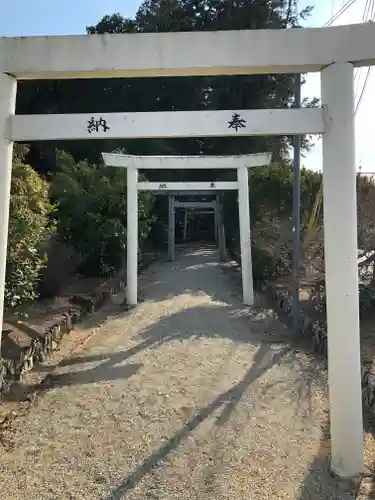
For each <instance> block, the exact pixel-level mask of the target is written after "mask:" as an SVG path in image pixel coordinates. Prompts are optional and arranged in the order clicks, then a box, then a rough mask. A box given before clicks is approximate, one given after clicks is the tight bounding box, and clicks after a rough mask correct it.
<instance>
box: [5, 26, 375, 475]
mask: <svg viewBox="0 0 375 500" xmlns="http://www.w3.org/2000/svg"><path fill="white" fill-rule="evenodd" d="M249 47H255V48H256V50H249ZM374 64H375V24H373V23H366V24H357V25H346V26H335V27H330V28H304V29H298V30H294V29H287V30H245V31H216V32H181V33H147V34H139V33H136V34H118V35H89V36H87V35H79V36H55V37H48V36H46V37H20V38H0V324H2V311H3V303H4V281H5V263H6V242H7V232H8V220H9V198H10V185H11V166H12V145H13V141H32V140H59V139H89V138H91V139H93V138H98V139H99V138H116V137H118V138H124V137H184V136H188V137H192V136H195V137H204V136H206V137H207V136H212V135H217V136H220V135H231V134H232V133H233V135H235V134H238V135H267V134H276V135H285V134H290V135H293V134H323V184H324V236H325V238H324V239H325V272H326V291H327V326H328V381H329V389H330V391H329V392H330V421H331V465H332V468H333V469H334V470H335V471H336V472H337V473H339V474H340V475H343V476H352V475H354V474H357V473H360V472H362V471H363V469H364V459H363V423H362V398H361V365H360V340H359V301H358V272H357V214H356V170H355V147H354V112H353V94H354V92H353V68H354V67H361V66H369V65H374ZM315 71H319V72H321V88H322V105H323V107H322V108H320V109H293V110H291V109H278V110H244V111H243V112H242V111H240V112H238V111H233V112H231V114H232V113H233V117H234V116H235V115H240V118H241V120H242V121H241V124H242V125H241V128H239V129H237V128H236V129H231V130H230V131H229V132H230V134H228V123H229V122H228V112H227V111H212V112H209V111H208V112H204V113H203V114H202V113H201V112H184V113H177V112H173V113H117V114H114V115H108V114H107V115H106V114H104V115H103V114H100V115H99V114H94V116H91V117H90V116H89V115H87V114H80V115H77V114H76V115H36V116H15V100H16V84H17V80H21V79H56V78H61V79H63V78H70V79H72V78H109V77H114V78H116V77H155V76H159V77H161V76H204V75H205V76H208V75H240V74H242V75H244V74H246V75H249V74H270V73H308V72H315ZM233 117H232V120H233ZM112 119H113V123H109V121H110V120H111V121H112ZM229 120H230V118H229ZM107 123H108V124H107ZM210 123H211V125H212V124H213V123H214V126H213V127H212V129H210V127H211V125H210ZM86 125H87V126H86ZM166 131H168V134H166ZM163 134H164V135H163ZM165 134H166V135H165Z"/></svg>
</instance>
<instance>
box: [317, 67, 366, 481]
mask: <svg viewBox="0 0 375 500" xmlns="http://www.w3.org/2000/svg"><path fill="white" fill-rule="evenodd" d="M321 91H322V104H323V106H324V108H325V110H326V116H327V130H326V132H325V134H324V136H323V188H324V249H325V275H326V296H327V333H328V384H329V397H330V430H331V467H332V469H333V471H335V472H336V473H338V474H339V475H340V476H342V477H351V476H355V475H357V474H360V473H362V472H363V470H364V445H363V418H362V391H361V362H360V337H359V297H358V265H357V260H358V252H357V250H358V243H357V200H356V198H357V191H356V167H355V135H354V102H353V101H354V92H353V66H352V64H349V63H334V64H331V65H330V66H328V67H327V68H325V69H323V70H322V73H321Z"/></svg>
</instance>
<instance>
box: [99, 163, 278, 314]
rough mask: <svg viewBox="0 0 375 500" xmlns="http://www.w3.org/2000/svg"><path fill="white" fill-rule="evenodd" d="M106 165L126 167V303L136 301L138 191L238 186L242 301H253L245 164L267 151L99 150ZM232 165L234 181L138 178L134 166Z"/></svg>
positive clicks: (163, 167) (210, 167)
mask: <svg viewBox="0 0 375 500" xmlns="http://www.w3.org/2000/svg"><path fill="white" fill-rule="evenodd" d="M102 156H103V160H104V163H105V165H106V166H108V167H120V168H126V169H127V292H126V293H127V303H128V304H129V305H136V304H137V301H138V291H137V290H138V284H137V281H138V269H137V253H138V191H157V192H160V191H163V192H165V193H168V192H181V193H183V192H188V191H190V192H199V191H206V192H212V193H215V192H217V191H226V190H238V209H239V221H240V241H241V269H242V291H243V301H244V303H245V304H247V305H253V304H254V287H253V273H252V259H251V237H250V210H249V178H248V168H249V167H258V166H264V165H269V163H270V162H271V158H272V155H271V153H258V154H252V155H238V156H133V155H124V154H118V153H102ZM151 169H173V170H181V169H182V170H189V169H201V170H202V169H203V170H215V169H226V170H228V169H235V170H237V181H226V182H220V181H218V182H216V181H215V182H138V170H151Z"/></svg>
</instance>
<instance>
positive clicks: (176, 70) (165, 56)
mask: <svg viewBox="0 0 375 500" xmlns="http://www.w3.org/2000/svg"><path fill="white" fill-rule="evenodd" d="M249 47H250V48H251V50H249ZM333 62H336V63H337V62H351V63H353V64H354V65H355V66H369V65H373V64H374V63H375V25H374V24H372V23H368V24H353V25H346V26H335V27H331V28H304V29H287V30H245V31H215V32H182V33H181V32H180V33H146V34H145V33H142V34H118V35H75V36H52V37H51V36H38V37H15V38H0V73H7V74H10V75H12V76H14V77H15V78H17V79H43V78H47V79H53V78H79V77H81V78H95V77H98V78H103V77H105V78H107V77H152V76H193V75H196V76H199V75H233V74H251V73H252V74H255V73H258V74H259V73H307V72H312V71H320V70H322V69H323V68H324V67H326V66H329V65H330V64H332V63H333Z"/></svg>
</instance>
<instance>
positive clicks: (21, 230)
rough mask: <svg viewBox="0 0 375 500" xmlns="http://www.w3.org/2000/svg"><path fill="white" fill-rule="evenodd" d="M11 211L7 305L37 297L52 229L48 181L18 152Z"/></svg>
mask: <svg viewBox="0 0 375 500" xmlns="http://www.w3.org/2000/svg"><path fill="white" fill-rule="evenodd" d="M15 158H16V163H15V164H14V165H13V172H12V187H11V200H10V214H9V231H8V253H7V268H6V284H5V308H10V307H15V306H17V305H19V304H21V303H23V302H25V301H28V300H32V299H35V298H36V295H37V292H36V290H37V285H38V281H39V275H40V271H41V269H42V267H43V265H44V264H45V261H46V256H44V255H41V254H40V252H39V250H40V246H41V244H42V243H43V242H44V240H45V237H46V236H47V234H48V233H49V232H50V231H52V228H51V227H50V225H49V213H50V211H51V209H52V206H51V204H50V201H49V198H48V184H47V183H46V182H45V181H44V180H43V179H42V178H41V177H39V175H38V174H37V173H36V172H35V171H34V170H33V169H32V168H31V167H30V166H29V165H24V164H22V163H21V162H20V160H21V158H20V157H19V156H17V155H16V156H15Z"/></svg>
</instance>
